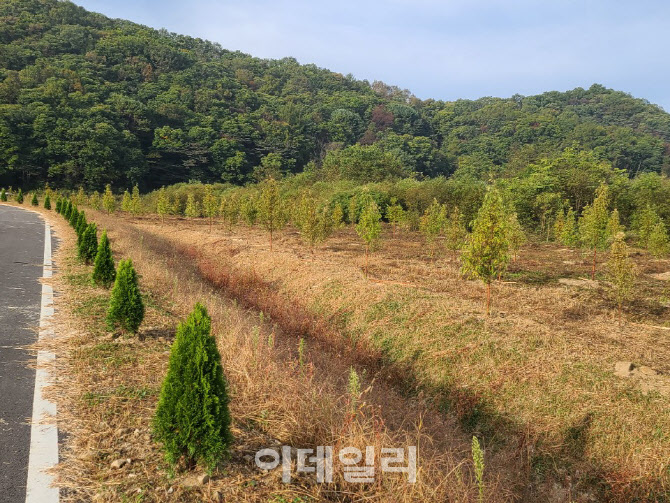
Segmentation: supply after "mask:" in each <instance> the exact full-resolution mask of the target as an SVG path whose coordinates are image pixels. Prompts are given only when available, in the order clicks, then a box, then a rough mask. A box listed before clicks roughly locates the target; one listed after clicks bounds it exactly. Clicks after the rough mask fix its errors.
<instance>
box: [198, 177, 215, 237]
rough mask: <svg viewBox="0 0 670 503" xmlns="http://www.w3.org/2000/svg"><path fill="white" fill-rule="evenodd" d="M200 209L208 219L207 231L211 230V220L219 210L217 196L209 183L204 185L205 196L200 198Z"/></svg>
mask: <svg viewBox="0 0 670 503" xmlns="http://www.w3.org/2000/svg"><path fill="white" fill-rule="evenodd" d="M202 210H203V213H204V214H205V216H206V217H207V219H208V220H209V232H212V222H213V220H214V217H215V216H216V214H217V212H218V210H219V198H218V197H217V196H216V194H214V189H213V187H212V186H211V185H206V186H205V196H204V197H203V199H202Z"/></svg>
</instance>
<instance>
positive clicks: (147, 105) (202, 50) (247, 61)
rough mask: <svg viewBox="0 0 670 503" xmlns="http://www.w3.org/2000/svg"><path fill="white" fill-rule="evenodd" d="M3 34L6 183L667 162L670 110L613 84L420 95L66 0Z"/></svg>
mask: <svg viewBox="0 0 670 503" xmlns="http://www.w3.org/2000/svg"><path fill="white" fill-rule="evenodd" d="M0 41H1V44H0V66H1V68H2V69H1V70H0V80H1V82H0V185H15V186H16V185H23V186H24V187H30V186H39V185H43V184H44V183H45V182H47V181H48V182H49V183H50V184H51V185H52V186H56V187H76V186H83V187H85V188H86V189H90V190H93V189H98V190H99V189H101V188H102V187H103V186H104V184H106V183H111V184H112V185H113V186H114V187H117V188H120V187H128V186H130V185H131V184H135V183H138V184H139V185H140V187H141V188H142V189H143V190H148V189H152V188H155V187H157V186H160V185H166V184H170V183H175V182H180V181H188V180H199V181H202V182H215V181H229V182H233V183H243V182H246V181H248V180H251V179H253V177H254V176H260V175H262V174H263V173H268V172H276V171H282V172H299V171H302V170H304V169H315V170H317V169H323V170H324V171H325V172H327V173H328V174H329V175H330V176H339V177H348V178H357V179H361V180H378V179H383V178H385V177H389V176H407V175H412V174H416V175H417V176H436V175H440V174H444V175H450V174H452V173H454V172H455V171H456V170H458V172H459V174H464V175H467V176H472V177H475V178H488V177H491V176H509V175H510V174H514V173H516V172H518V171H519V170H520V169H523V166H525V165H527V164H528V163H529V162H534V161H536V160H538V159H539V158H543V157H552V156H553V155H556V154H557V153H558V152H560V151H562V150H563V149H564V148H566V147H568V146H576V147H577V148H579V149H589V150H592V151H593V152H594V155H596V156H597V157H599V158H601V159H603V160H609V161H610V162H611V163H612V164H613V166H614V167H615V168H620V169H625V170H628V171H629V172H630V173H631V174H632V175H634V174H636V173H641V172H645V171H654V172H661V171H665V172H667V171H668V170H670V143H669V142H670V115H669V114H667V113H665V112H664V111H663V110H662V109H661V108H659V107H657V106H655V105H651V104H649V103H648V102H646V101H644V100H640V99H634V98H632V97H631V96H629V95H627V94H625V93H622V92H617V91H612V90H609V89H606V88H604V87H602V86H600V85H593V86H591V87H590V88H589V89H588V90H584V89H581V88H578V89H575V90H572V91H569V92H565V93H559V92H549V93H545V94H542V95H539V96H530V97H523V96H519V95H517V96H513V97H511V98H509V99H498V98H482V99H479V100H476V101H469V100H458V101H455V102H443V101H434V100H426V101H422V100H419V99H417V98H415V97H413V96H412V95H411V94H410V93H409V92H407V91H403V90H400V89H398V88H396V87H392V86H387V85H385V84H383V83H380V82H375V83H373V84H370V83H368V82H367V81H360V80H356V79H354V78H353V77H352V76H350V75H347V76H344V75H341V74H337V73H333V72H330V71H328V70H325V69H321V68H318V67H316V66H314V65H300V64H298V63H297V62H296V61H295V60H294V59H291V58H286V59H282V60H265V59H258V58H254V57H251V56H248V55H245V54H242V53H239V52H230V51H227V50H225V49H223V48H221V47H220V46H219V45H217V44H214V43H211V42H207V41H203V40H200V39H194V38H190V37H187V36H182V35H176V34H173V33H168V32H166V31H156V30H153V29H150V28H147V27H145V26H140V25H137V24H133V23H131V22H127V21H122V20H112V19H109V18H106V17H104V16H102V15H99V14H94V13H90V12H87V11H86V10H84V9H82V8H80V7H77V6H75V5H74V4H72V3H69V2H60V1H56V0H2V2H0ZM493 78H494V76H493Z"/></svg>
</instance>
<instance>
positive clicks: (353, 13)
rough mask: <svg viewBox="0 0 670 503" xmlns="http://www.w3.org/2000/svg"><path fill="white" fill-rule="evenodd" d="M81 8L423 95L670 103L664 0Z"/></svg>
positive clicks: (279, 1) (226, 0) (241, 1)
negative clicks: (559, 95) (589, 96)
mask: <svg viewBox="0 0 670 503" xmlns="http://www.w3.org/2000/svg"><path fill="white" fill-rule="evenodd" d="M75 3H77V4H78V5H81V6H83V7H85V8H87V9H88V10H92V11H96V12H101V13H103V14H106V15H108V16H111V17H118V18H124V19H129V20H131V21H135V22H137V23H141V24H145V25H148V26H152V27H154V28H167V29H168V30H170V31H174V32H178V33H182V34H185V35H191V36H195V37H200V38H205V39H208V40H212V41H215V42H219V43H220V44H221V45H222V46H223V47H225V48H226V49H231V50H240V51H243V52H246V53H249V54H251V55H253V56H258V57H264V58H282V57H285V56H292V57H295V58H296V59H297V60H298V61H300V62H301V63H315V64H317V65H318V66H322V67H325V68H329V69H330V70H333V71H336V72H340V73H345V74H346V73H352V74H354V76H356V77H357V78H360V79H368V80H369V81H370V82H372V81H373V80H383V81H384V82H386V83H387V84H394V85H397V86H399V87H401V88H407V89H409V90H410V91H412V92H413V93H414V94H416V95H417V96H418V97H419V98H424V99H425V98H436V99H444V100H454V99H457V98H473V99H474V98H478V97H481V96H502V97H508V96H511V95H513V94H514V93H517V92H518V93H521V94H524V95H530V94H537V93H541V92H544V91H550V90H559V91H563V90H567V89H572V88H574V87H578V86H581V87H585V88H586V87H589V86H590V85H591V84H593V83H594V82H597V83H599V84H603V85H605V86H607V87H611V88H614V89H618V90H622V91H626V92H629V93H631V94H633V95H634V96H636V97H639V98H646V99H648V100H649V101H651V102H652V103H657V104H659V105H661V106H663V108H664V109H665V110H667V111H670V65H668V52H669V50H670V2H667V1H662V0H656V1H651V0H637V1H635V2H633V1H622V0H561V1H557V0H506V1H503V0H442V1H440V0H386V1H381V0H369V1H368V0H358V1H352V0H339V1H336V2H323V1H318V0H311V1H310V0H294V1H289V0H220V1H215V0H193V1H175V0H162V1H158V0H114V1H113V2H111V1H109V0H75Z"/></svg>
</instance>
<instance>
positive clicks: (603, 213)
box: [579, 184, 609, 279]
mask: <svg viewBox="0 0 670 503" xmlns="http://www.w3.org/2000/svg"><path fill="white" fill-rule="evenodd" d="M608 207H609V189H608V187H607V185H605V184H602V185H601V186H600V187H599V188H598V190H597V191H596V198H595V199H594V201H593V204H590V205H588V206H586V207H585V208H584V213H583V214H582V218H581V219H580V221H579V237H580V240H581V242H582V246H584V247H585V248H587V249H590V250H592V251H593V265H592V267H591V279H595V277H596V260H597V254H598V250H604V249H605V248H606V246H607V222H608V220H609V214H608Z"/></svg>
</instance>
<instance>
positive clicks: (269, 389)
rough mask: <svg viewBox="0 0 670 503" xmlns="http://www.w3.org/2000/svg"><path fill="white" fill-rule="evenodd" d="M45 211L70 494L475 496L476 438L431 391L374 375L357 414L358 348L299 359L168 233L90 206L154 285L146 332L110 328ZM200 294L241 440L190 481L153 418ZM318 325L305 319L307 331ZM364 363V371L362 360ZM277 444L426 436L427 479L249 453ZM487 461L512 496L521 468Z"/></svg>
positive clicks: (64, 483) (63, 231)
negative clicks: (440, 409) (350, 380)
mask: <svg viewBox="0 0 670 503" xmlns="http://www.w3.org/2000/svg"><path fill="white" fill-rule="evenodd" d="M48 215H49V216H48V218H50V220H51V221H52V223H53V224H54V227H55V229H56V231H57V233H58V236H59V238H61V240H62V241H61V243H60V246H59V248H58V250H57V251H56V253H55V257H54V261H55V265H56V267H57V270H58V274H57V275H56V276H55V278H54V286H55V290H56V292H57V298H56V309H57V317H56V321H57V327H56V331H57V334H58V338H57V341H56V343H55V344H54V345H53V346H52V348H51V349H52V350H53V351H55V352H56V354H57V360H56V366H55V369H54V370H55V372H56V374H57V376H58V378H57V382H56V383H55V384H54V386H52V387H51V390H50V394H51V396H52V397H53V398H54V399H55V400H56V401H57V403H58V407H59V428H60V429H61V431H62V432H64V433H65V438H66V441H65V446H64V449H63V450H62V452H61V457H62V462H61V463H60V465H59V466H58V467H57V469H56V473H57V476H58V481H59V484H60V485H61V487H63V488H64V489H65V491H64V498H63V499H64V501H218V500H219V499H222V500H224V501H231V502H232V501H235V502H237V501H263V502H268V501H269V502H272V501H276V502H281V501H287V502H294V503H298V502H301V501H326V500H327V501H343V502H344V501H347V502H357V501H379V502H413V501H454V502H456V501H458V502H468V501H476V494H477V488H476V487H475V484H474V477H473V474H472V469H471V461H470V452H469V438H470V437H469V436H467V435H462V434H460V433H459V431H458V428H457V427H456V426H455V425H454V424H453V422H450V421H449V420H448V419H445V418H443V417H441V416H440V415H439V414H436V413H435V412H432V411H430V409H429V408H428V407H427V406H426V404H425V402H424V401H423V400H422V399H421V398H419V397H409V398H408V397H403V396H401V395H399V394H398V393H397V392H396V391H395V390H394V389H393V388H391V387H388V386H387V385H386V384H385V383H384V382H383V380H380V379H379V377H380V376H378V375H376V374H375V375H372V374H371V373H368V375H367V376H365V377H364V379H363V387H364V388H366V387H371V389H370V390H368V391H367V392H366V394H365V395H364V396H363V401H364V404H363V405H361V406H360V407H359V408H358V410H357V412H356V413H355V414H352V413H351V411H350V402H349V397H348V395H347V393H346V376H347V373H348V370H349V366H350V365H351V364H355V363H356V358H355V357H353V356H350V355H347V354H344V353H342V354H340V353H338V352H337V350H335V351H332V350H331V351H328V350H327V345H326V344H325V342H324V343H323V344H320V343H319V342H318V341H317V340H315V339H309V340H308V342H307V348H308V351H307V353H306V360H307V363H306V364H305V365H304V366H302V367H301V366H300V365H299V364H298V362H297V348H296V339H295V338H294V337H293V336H292V334H291V333H289V332H287V331H286V329H285V328H284V327H283V325H284V323H280V321H282V320H276V319H274V318H270V319H268V317H267V316H264V317H263V319H262V318H261V316H260V314H259V312H258V311H254V310H250V309H249V308H245V307H244V306H241V305H239V304H237V303H236V302H234V301H231V300H230V299H229V298H227V297H225V296H222V295H221V293H220V291H219V289H218V288H216V287H213V286H211V285H210V284H209V283H208V282H206V281H204V280H203V278H202V276H201V271H200V270H199V269H198V268H197V265H196V263H195V262H194V261H193V260H192V259H191V258H189V256H188V255H187V254H184V253H182V252H181V251H180V249H179V246H175V243H174V242H172V241H171V240H167V239H165V238H163V237H161V236H155V235H153V234H151V233H148V232H144V231H140V230H138V229H137V228H136V227H135V226H133V225H130V224H128V223H126V222H124V221H122V220H120V219H118V218H116V217H107V216H105V215H102V214H94V213H93V212H89V211H87V215H88V216H89V219H90V218H91V216H94V218H95V220H96V221H98V223H99V224H100V227H106V228H107V229H108V230H109V235H110V238H111V240H112V247H113V249H114V251H115V253H116V254H117V256H119V257H120V256H123V257H131V258H133V260H134V262H135V264H136V267H137V269H138V272H139V273H140V275H141V286H142V288H143V290H144V292H145V293H146V305H147V316H146V321H145V323H144V328H143V329H142V330H141V332H140V336H139V337H124V336H121V337H119V336H118V334H113V333H109V332H108V331H107V329H106V327H105V324H104V315H105V311H106V305H107V299H108V295H109V293H108V291H106V290H104V289H100V288H97V287H94V286H92V285H91V284H90V282H89V274H90V268H89V267H86V266H83V265H82V264H81V263H79V262H78V261H77V260H76V259H75V258H74V257H75V253H74V248H75V244H76V240H75V239H74V234H73V232H72V230H71V229H70V228H69V227H68V226H67V225H66V224H65V222H64V221H63V220H62V219H61V217H60V216H58V215H57V214H55V213H49V214H48ZM196 301H200V302H203V303H204V304H205V305H207V307H208V309H209V312H210V315H211V316H212V319H213V332H214V334H215V335H216V337H217V342H218V345H219V349H220V352H221V355H222V363H223V366H224V369H225V372H226V375H227V377H228V380H229V381H230V385H231V392H232V401H231V408H232V410H231V411H232V415H233V417H234V435H235V445H234V447H233V452H232V457H231V460H230V461H229V462H228V463H226V464H225V465H224V466H223V467H222V468H221V469H220V470H219V471H217V472H216V473H215V474H214V477H213V478H212V481H210V482H209V483H208V484H207V485H204V486H195V487H188V484H186V483H185V482H186V481H187V480H188V479H189V478H190V477H192V476H193V475H194V473H193V472H189V471H184V470H178V471H177V472H176V473H175V474H171V472H170V470H169V469H168V467H166V466H165V465H164V463H163V461H162V454H161V452H160V450H159V446H157V445H156V444H155V443H154V442H153V441H152V439H151V419H152V416H153V413H154V410H155V405H156V400H157V395H158V391H159V389H160V383H161V381H162V377H163V375H164V373H165V370H166V364H167V357H168V351H169V345H170V342H171V339H172V336H173V333H174V327H175V325H176V323H177V322H178V320H179V319H181V318H183V317H184V316H185V315H186V314H187V313H188V312H189V311H190V310H191V309H192V306H193V304H194V303H195V302H196ZM284 321H285V320H284ZM301 323H303V322H301ZM304 323H306V322H304ZM312 329H313V326H302V330H305V331H306V332H305V334H307V333H311V330H312ZM359 372H360V373H361V375H365V373H366V369H365V367H361V366H359ZM375 378H376V379H377V380H375ZM278 444H287V445H293V446H295V447H314V446H316V445H338V446H344V445H354V446H361V447H362V446H365V445H374V446H376V447H377V448H379V447H381V446H382V445H383V446H405V445H414V444H418V445H419V446H420V462H419V466H420V475H419V481H418V483H417V484H414V485H412V484H408V483H407V482H406V479H405V477H404V475H399V476H395V475H388V474H386V475H384V476H383V477H378V481H377V482H376V483H375V484H371V485H360V484H349V483H346V482H344V481H343V480H342V479H341V478H338V473H339V472H338V470H335V474H336V481H335V483H333V484H327V485H318V484H315V483H314V481H313V479H312V478H311V477H300V478H298V479H297V480H296V481H295V483H293V484H291V485H288V486H287V485H284V484H282V483H281V479H280V473H279V472H278V471H274V472H271V473H263V472H260V471H259V470H258V469H257V468H256V467H255V466H254V464H253V461H249V458H248V456H252V457H253V455H254V454H255V452H256V451H257V450H258V449H260V448H264V447H272V446H274V445H278ZM117 458H131V459H132V463H131V464H130V465H129V466H127V467H125V468H123V469H121V470H113V469H112V468H111V467H110V463H111V461H113V460H114V459H117ZM486 460H487V477H486V494H487V501H494V502H497V501H511V500H513V499H514V494H513V492H514V491H513V489H514V484H515V483H518V482H519V480H518V477H516V475H515V470H511V469H509V467H508V468H505V463H504V459H503V457H502V456H501V455H500V454H495V453H494V451H493V450H491V451H490V452H489V450H487V452H486ZM376 463H377V466H378V463H379V460H378V459H377V460H376ZM196 473H197V472H196ZM282 498H283V499H282ZM299 498H302V499H299Z"/></svg>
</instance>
